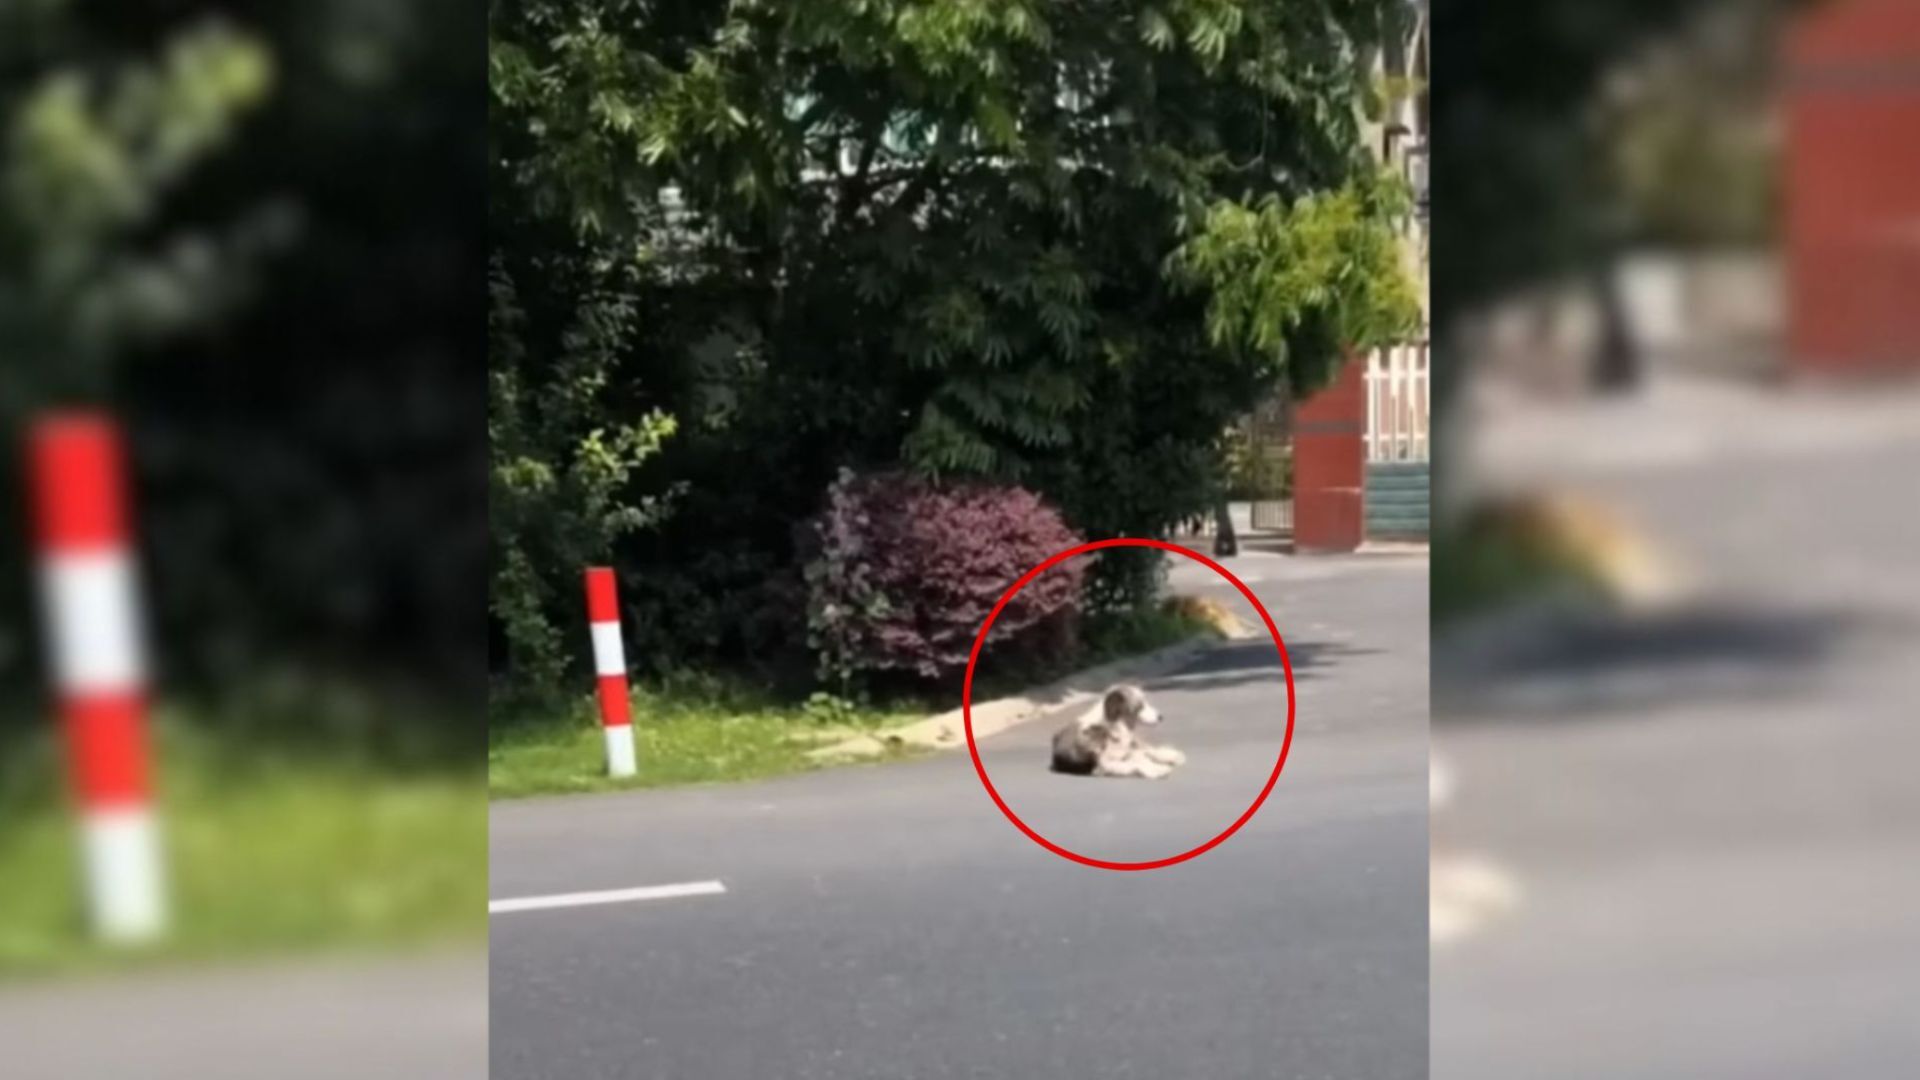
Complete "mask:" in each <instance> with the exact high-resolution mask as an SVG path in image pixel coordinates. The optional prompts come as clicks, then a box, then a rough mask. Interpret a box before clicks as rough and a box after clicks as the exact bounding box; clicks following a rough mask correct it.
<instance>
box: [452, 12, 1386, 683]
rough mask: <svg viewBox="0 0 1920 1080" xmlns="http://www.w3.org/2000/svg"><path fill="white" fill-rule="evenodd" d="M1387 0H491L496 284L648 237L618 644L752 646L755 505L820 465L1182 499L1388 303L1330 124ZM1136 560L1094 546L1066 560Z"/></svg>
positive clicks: (1141, 505)
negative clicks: (627, 628)
mask: <svg viewBox="0 0 1920 1080" xmlns="http://www.w3.org/2000/svg"><path fill="white" fill-rule="evenodd" d="M1403 8H1404V5H1402V4H1399V3H1395V2H1389V0H1361V2H1358V3H1355V2H1350V0H1304V2H1303V0H1167V2H1164V3H1131V2H1130V3H1126V4H1118V5H1095V6H1091V7H1089V6H1086V5H1068V4H1042V3H1034V2H1020V0H994V2H990V3H983V2H980V0H878V2H876V0H820V2H814V3H807V4H773V3H767V2H761V0H732V2H723V0H707V2H701V3H690V4H679V5H655V4H645V3H637V2H622V0H601V2H594V3H566V4H562V3H558V2H534V3H516V4H506V3H496V4H495V5H493V7H492V9H491V11H492V46H491V49H490V67H491V75H492V85H493V90H492V94H493V99H492V104H493V106H494V108H493V121H492V125H491V131H490V138H491V141H492V143H493V158H494V161H495V163H496V165H495V174H494V178H493V183H494V185H495V192H496V194H495V214H494V224H493V230H494V238H495V239H494V243H495V250H496V253H498V254H499V255H501V256H502V257H503V259H504V261H505V263H506V265H508V266H509V267H510V268H512V269H513V270H514V280H515V282H516V284H517V285H518V286H519V287H520V288H521V289H523V290H526V289H532V288H534V287H535V286H536V285H537V287H538V289H539V295H538V296H533V295H528V296H527V297H525V298H524V300H525V306H526V307H527V309H528V311H529V312H530V313H533V312H535V311H536V310H540V311H545V312H546V313H547V314H546V315H545V316H538V315H535V316H533V318H534V319H535V320H536V321H537V319H538V318H542V317H544V318H548V319H551V318H553V317H555V316H554V314H553V313H554V312H570V311H573V310H576V309H577V306H578V299H579V295H580V293H579V291H578V286H577V284H576V279H577V277H578V276H579V275H577V274H575V273H572V272H539V273H530V272H528V271H527V270H526V269H524V268H528V267H532V266H534V265H536V264H537V263H538V262H539V260H549V262H550V263H551V262H552V261H558V262H560V263H562V264H563V265H578V264H581V263H583V262H592V261H594V260H604V261H606V262H607V263H609V264H610V265H615V266H619V265H628V264H631V263H633V262H634V261H635V260H639V259H642V258H643V257H644V261H645V263H646V266H647V268H648V269H647V272H646V273H645V274H644V275H642V276H636V277H635V278H633V279H631V281H630V284H629V285H623V286H622V287H623V288H630V290H631V291H629V292H625V293H623V295H626V296H630V297H631V298H632V299H633V300H634V302H635V303H636V305H637V310H638V311H639V312H641V313H642V315H641V318H642V319H643V322H644V327H645V329H644V332H643V333H642V334H640V335H639V337H638V338H637V340H635V341H634V342H633V343H632V344H631V346H630V347H629V348H628V349H627V350H626V351H625V353H624V355H623V356H622V357H621V358H620V363H619V364H618V365H616V368H617V374H614V375H612V376H611V379H612V381H611V382H610V383H609V386H608V393H609V396H610V398H611V399H612V400H614V401H617V402H618V403H619V404H618V407H619V408H622V409H628V410H631V411H630V412H629V413H628V415H640V414H642V413H644V412H645V411H647V410H650V409H653V408H658V409H661V410H663V411H664V412H665V413H666V414H668V415H671V416H674V417H676V418H678V419H679V421H680V427H679V430H678V432H677V433H676V435H675V436H674V438H673V440H672V441H671V442H670V443H668V444H667V445H666V446H665V447H664V448H663V449H662V450H661V452H660V453H659V455H658V456H657V457H656V458H655V459H653V460H652V461H650V462H649V463H648V465H647V467H646V468H645V469H642V470H639V471H638V472H635V473H633V474H631V475H630V477H629V483H628V484H627V486H626V490H625V494H624V497H625V498H627V499H638V498H644V497H646V496H647V495H657V494H659V493H661V492H664V491H666V490H669V489H670V488H671V487H672V486H674V485H679V486H681V489H682V490H683V491H684V496H683V497H681V498H679V499H678V500H677V501H676V504H675V506H676V509H675V513H674V514H673V515H672V517H671V518H669V519H667V520H665V521H662V522H660V523H659V525H658V527H657V528H652V529H648V530H645V531H643V532H638V533H629V534H627V535H626V536H625V537H623V538H622V539H621V540H620V542H619V545H618V547H617V551H618V552H619V553H620V554H621V556H622V557H623V558H626V559H630V560H633V561H634V562H645V563H647V564H648V565H649V566H651V567H652V568H654V570H655V571H656V572H655V573H652V574H649V575H648V576H647V578H646V580H636V581H634V582H633V583H632V596H631V602H632V604H633V605H634V610H635V613H636V616H637V618H636V622H637V624H638V626H639V632H640V633H641V634H643V635H654V634H658V635H659V639H658V640H657V641H649V646H648V648H647V649H645V650H644V651H645V652H646V654H647V655H648V656H649V657H652V656H656V655H667V656H670V654H671V653H672V652H673V651H674V650H676V649H680V650H686V651H689V652H692V653H696V654H708V655H710V654H711V653H713V652H716V651H717V652H728V651H731V652H734V653H735V654H737V655H751V656H754V657H756V658H758V657H762V656H764V655H766V654H767V653H768V652H769V651H772V650H777V649H778V648H780V647H781V645H782V641H783V639H782V635H781V633H780V632H778V631H777V630H776V629H774V628H782V627H783V628H785V630H787V631H791V630H792V629H793V627H792V623H791V622H790V621H787V622H783V621H782V616H781V615H780V614H779V612H780V611H781V609H782V606H783V605H785V604H790V603H791V597H792V596H793V595H795V594H796V593H800V592H802V591H803V590H800V589H798V588H797V582H793V581H785V582H780V581H779V579H780V578H781V576H782V575H783V574H784V575H792V573H793V571H794V558H793V546H794V541H793V537H792V527H793V524H794V523H795V522H796V521H799V520H801V519H802V518H804V517H806V516H807V515H808V514H809V513H810V512H811V511H812V509H813V508H814V506H815V505H816V504H817V503H818V500H819V499H820V497H821V495H822V493H823V492H824V491H825V490H826V488H827V486H828V485H829V484H830V483H831V482H832V479H833V477H834V476H835V475H836V473H837V471H838V470H839V469H841V468H843V467H853V468H857V469H865V468H886V467H890V466H894V465H898V464H902V463H904V464H907V465H909V466H911V467H913V468H914V469H916V470H918V471H920V472H922V473H923V474H926V475H928V476H931V477H934V478H937V479H941V480H957V479H976V478H977V479H986V480H990V481H994V482H1002V483H1008V482H1010V483H1017V484H1021V485H1023V486H1026V487H1028V488H1030V489H1032V490H1035V491H1037V492H1039V493H1041V494H1042V495H1044V496H1046V497H1047V498H1048V499H1049V501H1051V502H1053V503H1054V504H1056V505H1058V506H1060V507H1061V508H1062V510H1063V511H1064V512H1065V513H1066V514H1067V516H1068V518H1069V519H1070V521H1071V523H1072V524H1073V525H1074V526H1076V527H1077V528H1078V529H1080V530H1081V531H1082V532H1084V533H1085V534H1087V535H1089V536H1095V537H1098V536H1113V535H1147V534H1153V533H1157V532H1159V531H1161V530H1162V529H1163V528H1164V527H1166V526H1167V525H1168V524H1170V523H1171V522H1173V521H1175V520H1178V519H1179V518H1181V517H1184V516H1186V515H1189V514H1192V513H1194V512H1196V511H1198V510H1200V509H1203V508H1204V507H1205V506H1206V505H1207V503H1208V500H1209V499H1210V498H1211V497H1212V495H1213V494H1214V492H1215V490H1216V489H1217V487H1218V484H1219V481H1220V468H1219V456H1218V451H1217V447H1216V442H1217V439H1218V435H1219V432H1220V431H1221V430H1222V429H1223V428H1224V427H1225V426H1226V424H1227V423H1228V422H1230V421H1231V420H1232V419H1233V418H1234V417H1235V416H1237V415H1239V414H1240V413H1241V412H1242V411H1244V410H1245V409H1246V408H1247V407H1248V405H1249V404H1250V403H1251V402H1253V401H1255V400H1257V399H1258V397H1259V396H1260V395H1261V394H1262V393H1264V392H1265V391H1266V390H1268V389H1270V388H1271V387H1272V386H1273V385H1274V384H1275V383H1276V382H1277V381H1278V380H1280V379H1282V378H1286V379H1290V380H1291V381H1292V382H1293V384H1294V385H1295V386H1296V387H1303V388H1312V387H1315V386H1317V385H1319V383H1320V381H1321V380H1323V379H1324V378H1325V377H1327V375H1328V374H1330V373H1331V371H1332V370H1333V365H1334V362H1335V361H1336V360H1337V358H1338V357H1339V356H1340V355H1341V354H1342V351H1343V349H1345V348H1346V347H1349V346H1353V345H1356V344H1362V343H1363V340H1362V339H1370V338H1371V337H1372V336H1374V335H1380V334H1386V333H1390V332H1391V329H1392V327H1393V326H1394V325H1396V320H1398V319H1400V318H1401V317H1402V316H1403V315H1404V311H1403V309H1402V307H1401V306H1400V301H1401V300H1402V299H1404V297H1406V296H1407V295H1410V290H1409V289H1408V287H1407V284H1406V282H1405V274H1404V271H1402V270H1401V268H1400V266H1399V263H1398V261H1397V259H1394V258H1388V257H1383V254H1382V253H1383V252H1387V253H1391V250H1392V246H1391V244H1390V243H1388V244H1387V245H1386V246H1385V247H1384V248H1383V247H1382V246H1381V245H1382V242H1383V241H1390V239H1391V237H1392V228H1393V225H1394V224H1395V221H1396V215H1397V214H1399V213H1400V212H1401V210H1402V209H1403V208H1402V207H1400V206H1399V205H1397V204H1396V203H1395V201H1394V199H1393V198H1392V197H1391V193H1390V192H1389V191H1388V190H1387V189H1386V188H1384V187H1383V186H1382V185H1380V184H1379V183H1378V182H1377V180H1376V178H1375V175H1374V174H1375V172H1376V171H1377V167H1376V165H1375V164H1374V162H1373V159H1372V157H1371V154H1370V151H1369V149H1368V147H1367V146H1366V145H1365V142H1364V140H1363V138H1362V135H1361V124H1360V113H1361V110H1362V108H1363V106H1364V104H1365V102H1366V100H1367V98H1368V97H1369V95H1370V94H1371V93H1372V92H1373V89H1374V88H1373V86H1372V77H1371V74H1370V58H1371V57H1372V55H1373V53H1374V50H1375V48H1376V46H1377V44H1378V42H1379V41H1380V40H1381V39H1382V37H1383V35H1385V34H1387V33H1389V32H1396V33H1397V32H1398V26H1397V22H1398V20H1399V19H1400V18H1401V17H1402V16H1403V14H1404V11H1403ZM1248 268H1253V269H1255V270H1257V271H1259V273H1258V274H1257V275H1255V276H1252V277H1249V276H1248V274H1247V273H1246V270H1247V269H1248ZM1349 333H1351V334H1355V335H1359V337H1358V338H1355V339H1353V340H1343V339H1342V335H1343V334H1349ZM535 572H536V573H547V572H548V571H547V570H545V569H544V568H540V567H537V566H536V567H535ZM1158 574H1159V567H1158V563H1157V560H1154V559H1152V558H1151V557H1145V558H1138V559H1130V558H1127V557H1125V556H1121V557H1117V558H1114V559H1107V560H1102V561H1101V565H1100V568H1099V572H1098V573H1097V575H1096V584H1095V588H1096V592H1097V593H1099V594H1101V595H1102V596H1107V595H1111V597H1112V598H1113V602H1115V603H1123V604H1124V603H1131V602H1135V601H1136V600H1137V599H1138V598H1141V597H1148V598H1150V597H1151V596H1152V595H1153V592H1154V590H1155V588H1156V587H1157V581H1158ZM755 627H763V628H766V629H763V630H756V629H754V628H755ZM655 646H657V648H656V647H655Z"/></svg>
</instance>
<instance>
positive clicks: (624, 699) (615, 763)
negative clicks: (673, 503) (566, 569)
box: [587, 566, 634, 776]
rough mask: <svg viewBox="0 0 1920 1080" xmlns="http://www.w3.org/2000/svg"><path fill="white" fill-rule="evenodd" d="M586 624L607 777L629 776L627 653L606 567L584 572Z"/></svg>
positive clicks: (630, 742) (631, 769) (631, 765)
mask: <svg viewBox="0 0 1920 1080" xmlns="http://www.w3.org/2000/svg"><path fill="white" fill-rule="evenodd" d="M587 624H588V626H589V627H590V628H591V629H592V631H593V671H594V674H595V675H597V676H598V677H599V682H600V728H601V731H602V732H604V733H605V735H606V738H607V775H608V776H632V775H633V773H634V757H633V702H632V700H631V698H630V697H629V696H628V692H627V650H626V646H625V645H624V644H623V643H622V642H621V640H620V599H619V594H618V592H617V590H616V589H615V586H614V582H613V570H612V568H610V567H605V566H595V567H591V568H589V569H588V570H587Z"/></svg>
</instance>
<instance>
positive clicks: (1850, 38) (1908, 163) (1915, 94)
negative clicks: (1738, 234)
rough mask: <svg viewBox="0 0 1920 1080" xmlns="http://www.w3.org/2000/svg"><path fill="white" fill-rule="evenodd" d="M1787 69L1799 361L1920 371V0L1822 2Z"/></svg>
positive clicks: (1788, 190) (1789, 269) (1797, 364)
mask: <svg viewBox="0 0 1920 1080" xmlns="http://www.w3.org/2000/svg"><path fill="white" fill-rule="evenodd" d="M1785 66H1786V76H1787V85H1786V94H1785V99H1786V100H1785V103H1786V120H1787V146H1786V161H1785V163H1784V167H1785V195H1786V198H1785V203H1786V221H1785V226H1786V228H1785V232H1786V238H1785V239H1786V267H1785V269H1786V288H1787V319H1788V345H1789V349H1790V357H1791V361H1790V362H1791V364H1792V367H1793V369H1794V370H1795V371H1796V372H1798V373H1800V374H1824V375H1842V374H1845V375H1856V374H1891V373H1894V372H1907V373H1916V372H1920V137H1916V135H1917V133H1920V4H1916V3H1913V2H1912V0H1835V2H1833V3H1828V4H1822V5H1818V6H1814V7H1812V8H1810V9H1809V11H1808V14H1807V15H1805V16H1803V17H1802V18H1801V19H1800V20H1799V22H1798V23H1797V25H1795V26H1794V27H1793V29H1792V31H1791V32H1790V33H1789V34H1788V35H1787V41H1786V65H1785Z"/></svg>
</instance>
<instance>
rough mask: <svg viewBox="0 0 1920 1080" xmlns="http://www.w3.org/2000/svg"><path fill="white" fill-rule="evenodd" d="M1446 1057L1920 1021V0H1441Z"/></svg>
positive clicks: (1706, 1051) (1466, 1073)
mask: <svg viewBox="0 0 1920 1080" xmlns="http://www.w3.org/2000/svg"><path fill="white" fill-rule="evenodd" d="M1434 24H1435V38H1436V41H1435V46H1434V48H1435V52H1436V54H1437V56H1438V58H1439V60H1438V64H1439V66H1438V68H1437V70H1438V71H1439V72H1440V73H1441V74H1439V76H1438V81H1437V84H1436V86H1435V90H1434V94H1433V102H1434V109H1435V115H1434V117H1433V134H1432V139H1433V145H1434V150H1433V154H1434V158H1435V160H1436V162H1437V168H1436V169H1435V170H1434V174H1433V175H1434V181H1433V183H1434V196H1433V203H1434V206H1435V211H1434V223H1433V228H1434V252H1435V260H1436V262H1435V267H1434V271H1433V291H1434V306H1435V311H1434V318H1435V323H1436V333H1435V339H1436V347H1437V349H1438V351H1439V357H1440V359H1439V361H1438V362H1437V363H1436V365H1435V367H1436V370H1437V371H1438V372H1439V373H1440V377H1441V379H1442V380H1443V383H1442V392H1443V397H1442V399H1441V401H1442V404H1441V408H1440V409H1439V410H1437V411H1439V412H1440V413H1441V423H1440V439H1441V444H1440V452H1439V454H1438V455H1437V459H1438V461H1439V462H1440V465H1441V471H1440V475H1439V477H1438V479H1439V491H1438V497H1439V502H1438V505H1437V506H1436V523H1435V525H1436V532H1437V533H1438V537H1437V539H1436V544H1435V550H1434V584H1433V588H1434V596H1433V599H1434V620H1435V623H1434V628H1435V640H1434V672H1433V687H1434V697H1435V716H1434V727H1433V751H1434V758H1435V762H1436V775H1435V799H1434V801H1435V809H1434V816H1433V875H1432V932H1433V937H1434V957H1433V968H1432V977H1433V982H1432V994H1433V999H1432V1055H1433V1056H1432V1065H1433V1075H1434V1076H1436V1077H1475V1078H1487V1077H1537V1076H1558V1077H1608V1078H1622V1077H1643V1076H1656V1077H1682V1076H1684V1077H1736V1076H1737V1077H1776V1076H1777V1077H1788V1076H1793V1077H1799V1076H1815V1075H1818V1076H1891V1075H1899V1074H1904V1073H1906V1072H1910V1071H1911V1068H1912V1066H1911V1064H1910V1062H1911V1061H1912V1060H1913V1058H1914V1054H1915V1052H1916V1051H1920V1028H1917V1027H1916V1026H1915V1025H1914V1024H1913V1022H1912V1007H1911V991H1912V987H1913V986H1914V985H1915V980H1916V977H1920V921H1916V920H1915V919H1914V918H1913V912H1914V911H1915V910H1916V906H1917V905H1920V860H1916V859H1915V858H1914V852H1915V851H1916V850H1917V848H1916V843H1917V842H1920V784H1916V783H1915V782H1914V779H1913V776H1912V774H1911V771H1910V770H1911V763H1912V762H1913V761H1915V760H1916V754H1917V752H1920V727H1917V726H1916V725H1915V724H1914V722H1913V719H1914V716H1915V715H1916V711H1915V706H1914V704H1913V703H1914V701H1915V700H1916V697H1920V669H1917V668H1916V667H1915V665H1914V664H1913V663H1912V658H1913V657H1914V656H1915V655H1916V647H1920V543H1916V540H1917V539H1920V499H1916V493H1920V487H1917V486H1916V481H1915V479H1914V477H1915V475H1916V472H1917V471H1920V305H1916V303H1915V301H1916V299H1920V149H1917V147H1920V144H1916V142H1915V138H1914V137H1915V135H1916V133H1920V4H1914V3H1911V2H1906V0H1829V2H1824V3H1821V2H1810V3H1770V2H1747V0H1695V2H1689V3H1677V2H1662V3H1653V2H1647V0H1622V2H1615V3H1606V4H1594V3H1585V2H1579V0H1569V2H1561V0H1542V2H1538V3H1533V4H1526V5H1497V6H1496V5H1492V4H1470V3H1464V2H1454V3H1447V2H1440V3H1436V4H1435V5H1434Z"/></svg>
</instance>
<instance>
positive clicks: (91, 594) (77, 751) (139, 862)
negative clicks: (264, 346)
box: [28, 414, 167, 942]
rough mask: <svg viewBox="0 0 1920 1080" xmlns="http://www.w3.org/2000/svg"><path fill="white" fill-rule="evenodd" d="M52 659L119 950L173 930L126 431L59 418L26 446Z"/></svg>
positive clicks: (90, 870) (85, 825)
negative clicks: (153, 777)
mask: <svg viewBox="0 0 1920 1080" xmlns="http://www.w3.org/2000/svg"><path fill="white" fill-rule="evenodd" d="M28 457H29V463H28V468H29V469H30V471H31V487H32V491H33V508H34V525H35V529H36V534H37V541H38V548H39V562H40V566H39V569H40V584H41V596H42V609H43V613H44V614H43V617H44V620H45V625H46V639H47V655H48V659H49V661H50V664H51V668H52V681H53V688H54V692H55V694H56V695H57V696H58V698H59V711H60V720H61V728H62V730H63V732H64V736H65V743H66V748H67V757H68V765H69V771H70V774H71V779H72V785H73V792H74V797H75V799H76V801H77V802H78V805H79V811H80V824H81V844H82V848H83V850H82V865H83V867H84V870H85V874H86V887H87V901H88V905H89V908H90V911H91V915H92V921H93V925H94V928H95V930H96V932H97V933H98V934H99V935H100V936H101V937H103V938H106V939H108V940H111V941H116V942H131V941H140V940H144V939H149V938H152V937H155V936H157V935H159V934H160V933H161V932H162V931H163V930H164V929H165V928H166V921H167V911H166V907H167V905H166V887H165V882H164V880H163V878H164V875H163V871H162V867H161V858H160V837H159V830H158V825H157V823H156V821H155V818H154V811H153V804H152V797H151V790H150V771H151V770H150V767H149V763H148V755H147V732H146V726H147V662H146V649H145V642H144V641H143V639H142V633H143V628H142V626H141V618H140V607H139V595H138V591H137V586H136V580H135V567H134V558H133V545H132V543H131V542H130V540H129V522H128V517H129V514H128V510H127V504H128V500H127V495H126V477H125V465H124V461H123V452H122V446H121V438H120V432H119V429H118V427H117V426H116V425H115V424H114V423H113V422H112V421H111V420H110V419H108V418H106V417H104V416H99V415H95V414H65V415H57V416H50V417H48V418H46V419H43V420H41V421H39V422H38V423H36V424H35V425H34V426H33V429H32V431H31V433H30V435H29V447H28Z"/></svg>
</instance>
